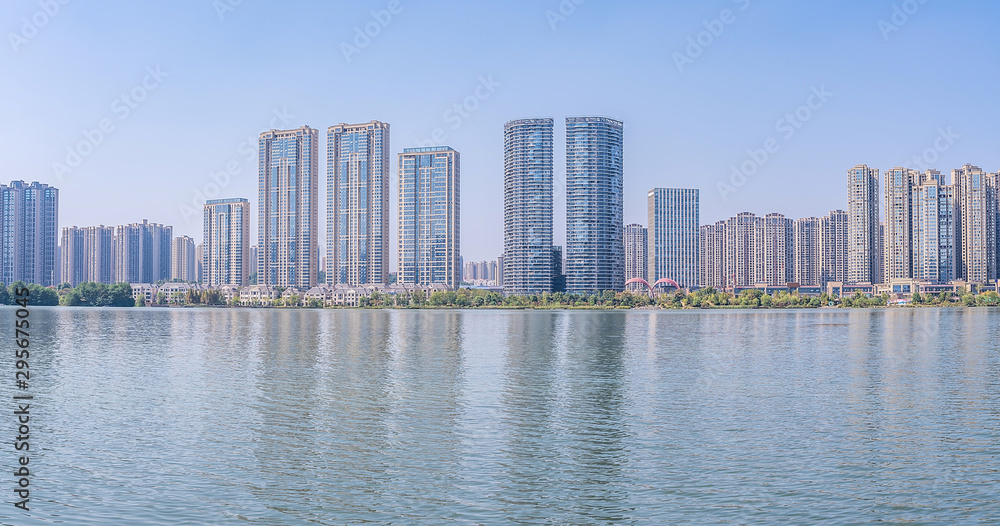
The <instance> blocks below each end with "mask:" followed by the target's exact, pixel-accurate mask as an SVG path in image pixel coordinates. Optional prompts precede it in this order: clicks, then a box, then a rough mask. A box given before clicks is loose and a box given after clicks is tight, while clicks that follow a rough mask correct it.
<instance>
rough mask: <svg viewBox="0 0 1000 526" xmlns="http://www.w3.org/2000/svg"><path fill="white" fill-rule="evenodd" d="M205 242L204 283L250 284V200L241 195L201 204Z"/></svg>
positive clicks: (203, 257) (218, 284)
mask: <svg viewBox="0 0 1000 526" xmlns="http://www.w3.org/2000/svg"><path fill="white" fill-rule="evenodd" d="M204 215H205V220H204V234H205V243H204V248H203V249H202V256H201V257H202V274H203V276H202V277H203V280H204V283H205V284H207V285H209V286H212V287H217V286H220V285H239V286H244V285H249V284H250V265H251V262H252V261H253V259H251V256H250V202H249V201H248V200H246V199H242V198H234V199H212V200H209V201H207V202H206V203H205V208H204Z"/></svg>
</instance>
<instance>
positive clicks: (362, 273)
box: [326, 121, 389, 285]
mask: <svg viewBox="0 0 1000 526" xmlns="http://www.w3.org/2000/svg"><path fill="white" fill-rule="evenodd" d="M326 147H327V153H326V176H327V183H326V184H327V187H326V214H327V216H326V250H327V258H326V260H327V263H326V264H327V268H326V282H327V283H329V284H331V285H332V284H337V283H346V284H349V285H364V284H368V283H386V282H387V281H388V280H389V124H387V123H384V122H379V121H371V122H368V123H364V124H338V125H336V126H330V127H329V128H328V129H327V132H326Z"/></svg>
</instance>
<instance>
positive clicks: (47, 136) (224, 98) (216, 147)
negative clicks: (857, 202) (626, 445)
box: [0, 0, 1000, 261]
mask: <svg viewBox="0 0 1000 526" xmlns="http://www.w3.org/2000/svg"><path fill="white" fill-rule="evenodd" d="M64 1H65V0H64ZM576 1H577V2H579V1H580V0H576ZM229 4H238V5H236V6H235V7H233V8H232V10H223V11H221V16H220V10H219V6H220V5H222V6H227V5H229ZM562 4H563V12H564V13H567V14H566V16H563V15H559V10H560V1H559V0H541V1H521V0H510V1H505V2H469V1H457V0H456V1H413V0H401V3H400V5H401V7H402V10H401V11H399V12H398V13H396V14H394V15H392V16H391V18H389V19H387V20H388V22H387V23H386V24H385V26H384V27H380V28H379V30H378V34H377V35H376V36H375V37H373V38H371V39H370V42H368V43H367V45H366V46H365V47H363V48H362V47H358V51H359V53H356V54H351V56H350V60H347V59H345V53H344V51H343V49H342V45H341V44H342V43H347V44H350V45H354V39H355V35H356V28H362V29H363V28H364V27H365V25H366V24H378V22H377V21H375V19H374V18H373V15H372V11H379V10H385V9H387V7H389V5H390V2H389V1H388V0H376V1H367V0H366V1H354V2H319V1H316V2H305V1H299V2H294V1H292V2H280V3H279V2H265V1H263V0H243V1H242V2H239V1H238V0H218V1H215V2H213V0H185V1H171V2H152V1H128V2H126V1H121V2H110V1H93V2H90V1H88V2H83V1H79V0H77V1H71V2H69V3H68V4H67V5H64V6H60V8H59V12H58V13H55V14H54V15H53V16H48V15H44V16H43V15H40V14H39V12H40V11H41V10H42V7H40V5H39V3H38V2H37V1H27V0H18V1H14V0H11V1H7V2H4V4H3V8H2V9H3V16H2V17H0V21H2V26H0V28H2V29H3V32H4V34H5V38H4V46H5V47H4V48H3V49H0V71H2V72H3V77H2V81H0V114H2V115H3V120H4V125H3V126H2V127H0V144H2V147H0V148H2V150H0V151H2V157H0V163H2V165H0V166H2V169H3V174H2V175H0V179H3V180H5V181H9V180H15V179H25V180H29V181H31V180H38V181H41V182H45V183H50V184H54V185H56V186H58V187H59V188H60V190H61V196H60V198H61V207H60V223H61V226H69V225H78V226H87V225H95V224H106V225H110V224H121V223H129V222H134V221H139V220H141V219H143V218H146V219H149V220H150V221H155V222H160V223H166V224H171V225H173V226H174V232H175V235H181V234H187V235H191V236H192V237H194V238H196V239H198V240H200V239H201V237H202V235H201V228H202V227H201V218H200V214H199V215H197V216H195V217H191V216H187V217H185V215H184V214H183V213H182V210H181V206H182V205H185V204H186V205H187V206H191V205H192V202H193V201H195V200H196V199H197V196H196V191H199V192H204V191H205V190H209V191H210V190H212V186H211V184H213V180H212V178H211V177H210V174H212V173H213V172H222V171H225V170H226V168H227V165H229V166H230V168H234V172H236V171H238V172H239V173H237V174H235V175H233V176H232V177H231V180H230V181H229V182H228V184H227V185H226V187H225V188H224V189H223V190H222V193H221V196H222V197H246V198H248V199H250V201H251V203H252V204H253V209H254V213H253V218H254V223H256V205H257V203H256V196H257V178H256V175H257V163H256V158H255V155H254V153H253V152H252V151H251V150H248V149H247V148H248V147H251V148H255V147H256V144H255V143H256V137H257V135H258V134H259V133H260V132H261V131H262V130H265V129H269V128H270V127H272V125H275V126H276V127H278V128H294V127H298V126H301V125H304V124H305V125H309V126H312V127H314V128H318V129H319V130H320V132H321V136H323V137H324V144H325V130H326V127H327V126H329V125H331V124H336V123H340V122H348V123H354V122H365V121H369V120H372V119H378V120H382V121H386V122H389V123H390V124H391V125H392V139H391V146H392V151H393V168H392V192H393V194H395V184H396V172H395V153H398V152H399V151H401V150H402V148H405V147H411V146H415V145H416V144H417V143H418V141H420V140H421V139H428V138H430V137H431V136H432V134H433V131H434V130H435V129H436V128H441V130H442V131H443V132H444V135H445V136H446V137H445V140H444V141H443V143H444V144H447V145H449V146H452V147H454V148H456V149H457V150H459V151H460V152H461V154H462V210H463V214H462V248H463V250H462V252H463V255H464V256H465V259H466V261H470V260H482V259H487V258H493V257H496V256H497V255H498V254H499V253H500V252H501V249H502V243H503V231H502V223H503V196H502V193H503V183H502V179H503V143H502V131H503V124H504V122H506V121H508V120H511V119H515V118H525V117H544V116H547V117H553V118H555V119H556V122H557V127H556V140H557V143H556V144H557V147H556V177H557V180H560V181H561V180H562V177H563V173H564V163H563V157H564V155H563V154H564V143H563V137H564V129H563V125H562V123H563V119H564V118H565V117H566V116H573V115H603V116H611V117H615V118H618V119H621V120H623V121H624V122H625V220H626V222H638V223H643V224H645V223H646V191H647V190H648V189H650V188H653V187H659V186H665V187H694V188H700V189H701V221H702V223H708V222H712V221H715V220H718V219H723V218H726V217H729V216H731V215H733V214H735V213H737V212H740V211H753V212H757V213H760V214H763V213H768V212H781V213H784V214H786V215H788V216H791V217H803V216H811V215H821V214H824V213H826V212H827V211H829V210H830V209H835V208H843V207H845V206H846V197H845V196H846V181H845V179H846V171H847V169H848V168H850V167H851V166H853V165H855V164H859V163H865V164H869V165H871V166H873V167H876V168H878V169H879V170H885V169H886V168H891V167H894V166H898V165H902V164H909V163H910V161H911V159H912V158H913V157H914V156H916V155H923V154H924V152H925V151H926V150H927V149H928V148H932V149H933V148H934V147H935V143H937V146H938V150H932V151H930V152H929V155H930V157H931V158H934V159H935V160H934V162H933V163H931V164H932V166H934V167H936V168H938V169H940V170H942V171H943V172H947V171H950V170H951V169H953V168H955V167H958V166H960V165H961V164H963V163H966V162H971V163H973V164H978V165H979V166H981V167H982V168H984V169H988V170H990V171H995V170H998V169H1000V151H998V148H997V145H998V138H1000V131H998V127H997V123H998V122H1000V104H998V102H997V93H998V86H1000V83H998V78H997V77H998V72H1000V45H997V42H996V30H995V28H996V27H997V25H998V24H997V22H998V21H1000V4H997V3H996V2H986V1H964V2H946V1H944V0H926V1H925V2H924V3H923V4H921V3H920V1H919V0H908V1H907V2H903V1H900V0H864V1H861V0H857V1H854V0H850V1H839V2H802V1H801V0H799V1H792V0H772V1H763V0H712V1H704V2H693V1H688V2H676V1H645V2H640V1H635V2H611V1H609V0H585V1H582V2H581V3H580V4H579V5H577V4H575V3H574V2H573V0H564V1H563V2H562ZM568 6H573V7H574V9H573V10H572V12H570V11H571V10H570V9H568ZM894 6H895V8H896V9H898V11H897V12H896V18H895V20H893V15H894ZM914 7H916V9H914ZM50 9H51V8H50ZM724 9H728V10H730V13H729V14H728V15H727V16H725V17H723V16H722V14H723V13H722V12H723V10H724ZM904 9H905V11H910V12H911V13H910V14H908V15H906V14H905V11H904ZM397 11H398V9H397ZM556 15H558V16H556ZM902 15H905V20H904V16H902ZM25 17H26V18H27V19H28V20H29V21H30V20H31V19H32V18H34V19H35V20H36V21H42V22H44V25H42V26H41V27H37V28H36V29H37V31H34V30H33V28H32V27H30V26H29V27H25V22H24V20H23V18H25ZM721 18H725V21H723V20H721ZM383 20H386V18H385V17H384V16H383ZM716 20H718V22H714V21H716ZM880 20H881V21H883V22H884V23H883V24H881V27H880ZM900 22H901V23H900ZM706 24H707V27H706ZM889 24H891V26H890V25H889ZM372 28H374V25H370V29H372ZM720 28H721V31H720ZM712 29H714V30H715V32H716V33H718V34H717V36H716V35H711V34H710V33H709V32H708V31H710V30H712ZM372 32H374V31H372ZM700 33H703V34H701V35H699V34H700ZM12 35H13V36H12ZM710 35H711V38H709V36H710ZM699 36H700V39H701V41H702V42H703V43H709V45H708V46H706V47H704V48H703V49H701V50H700V53H699V50H698V49H696V48H693V47H692V48H691V49H690V50H688V49H687V48H688V47H689V46H690V41H689V40H688V39H689V38H691V39H693V40H694V41H697V40H698V39H699ZM886 36H887V37H886ZM361 43H364V42H363V41H361ZM15 48H16V49H15ZM678 54H679V55H678ZM695 55H697V56H696V57H695V58H693V59H691V61H690V62H688V61H687V60H686V59H688V58H691V57H692V56H695ZM679 56H683V57H685V60H682V66H683V67H682V68H679V67H678V57H679ZM157 68H159V71H160V72H162V73H165V74H166V76H165V77H162V78H158V79H157V78H153V77H151V76H149V77H147V76H148V75H149V73H148V70H154V71H155V70H156V69H157ZM480 78H487V79H489V78H492V80H493V82H494V83H499V85H494V86H493V91H492V92H489V91H488V90H485V89H480V90H479V93H480V94H481V95H486V94H488V95H489V97H488V98H485V100H481V101H476V103H477V104H478V107H476V108H475V111H473V112H469V113H467V114H466V116H465V117H460V118H455V117H454V115H457V113H454V114H449V115H446V112H447V111H448V110H449V108H452V107H453V106H454V105H455V104H461V103H463V101H465V100H466V98H467V97H470V96H473V97H474V96H475V94H476V88H477V86H478V85H479V84H480V80H479V79H480ZM144 81H145V83H146V87H141V86H142V84H143V82H144ZM148 88H152V89H148ZM813 88H815V89H816V90H820V89H823V90H825V91H826V92H827V93H829V95H826V96H825V97H824V98H825V99H826V100H825V102H823V101H821V100H820V99H819V98H818V97H814V98H813V99H812V100H810V96H811V95H812V93H813ZM130 92H134V93H135V94H136V95H138V96H139V97H143V96H144V98H143V100H142V101H141V102H135V101H131V100H130V101H125V100H123V99H121V98H120V97H121V96H122V95H123V94H128V93H130ZM129 102H131V104H132V105H133V106H134V108H133V107H129V106H128V103H129ZM808 102H812V103H813V106H814V109H811V110H808V111H804V110H802V109H800V108H799V107H800V106H802V105H805V104H807V103H808ZM470 104H471V102H470ZM126 109H127V110H128V112H127V113H126ZM797 109H798V110H799V115H800V116H807V117H808V118H807V119H805V121H804V122H798V120H797V119H798V118H796V123H795V125H796V127H793V128H789V126H788V125H787V121H785V123H779V120H780V119H784V118H785V115H786V114H788V113H795V112H796V110H797ZM104 119H107V120H106V121H104V124H105V125H106V127H108V129H111V131H110V133H106V134H105V136H104V137H103V138H102V139H101V140H100V141H99V144H96V146H94V147H93V148H89V149H90V150H92V151H87V150H88V145H84V147H83V151H85V152H87V153H88V154H89V155H86V156H83V157H82V158H81V162H80V163H79V166H77V167H75V168H73V169H72V171H71V172H69V173H65V174H63V176H62V180H60V179H59V178H57V177H56V175H55V172H54V168H53V164H54V163H57V162H61V163H66V161H67V148H68V147H74V148H75V147H77V146H78V145H79V143H80V142H81V141H84V140H86V138H85V135H84V133H83V132H84V130H90V129H94V128H99V127H100V125H101V123H102V120H104ZM456 123H458V124H459V126H458V127H457V129H455V128H453V127H454V126H455V125H456ZM112 127H113V128H112ZM949 128H950V129H951V136H950V137H949V139H948V140H940V139H939V130H942V129H943V130H946V131H947V130H948V129H949ZM789 129H791V130H794V133H793V134H791V133H789V131H788V130H789ZM956 135H957V137H956ZM91 137H96V135H94V134H91ZM769 139H773V142H772V143H770V145H771V146H772V147H776V151H774V152H773V153H771V154H769V155H768V159H767V160H766V161H765V162H763V163H762V164H761V166H760V167H759V168H757V170H756V172H755V173H754V174H753V175H752V176H750V177H748V178H746V180H745V181H742V183H743V184H742V185H741V186H739V187H738V188H736V187H734V189H735V190H736V191H735V192H731V193H728V194H727V195H726V196H725V199H723V196H722V194H721V193H720V191H719V190H718V188H717V183H718V182H720V181H730V176H731V174H732V167H733V166H734V165H741V164H743V163H745V162H748V161H750V160H751V156H750V155H749V154H748V153H747V150H748V149H760V148H763V147H764V146H765V145H766V144H768V143H767V141H768V140H769ZM93 142H95V143H96V142H98V141H97V140H96V139H95V140H94V141H93ZM324 148H325V146H324ZM758 158H759V154H758ZM320 159H321V163H320V169H321V173H322V174H324V175H323V179H322V180H321V188H323V189H324V192H323V194H324V195H325V173H326V172H325V162H324V161H325V151H322V150H321V154H320ZM562 188H563V186H562V185H561V184H557V190H558V193H557V195H556V202H557V210H556V218H557V219H556V242H557V243H561V242H562V241H563V238H564V235H565V234H564V232H565V228H564V223H565V221H564V217H565V215H564V214H565V212H564V210H565V206H564V201H565V195H564V194H563V193H562ZM322 199H325V197H324V198H322ZM322 202H324V201H323V200H321V203H322ZM195 204H198V203H195ZM324 212H325V210H324V209H323V207H322V206H321V210H320V218H321V223H322V224H323V225H324V227H321V230H323V231H325V213H324ZM392 215H393V217H394V218H395V204H393V212H392ZM394 221H395V219H394ZM324 239H325V237H324ZM394 240H395V228H393V241H392V242H391V246H395V241H394ZM393 252H394V251H393ZM393 255H394V256H395V254H393Z"/></svg>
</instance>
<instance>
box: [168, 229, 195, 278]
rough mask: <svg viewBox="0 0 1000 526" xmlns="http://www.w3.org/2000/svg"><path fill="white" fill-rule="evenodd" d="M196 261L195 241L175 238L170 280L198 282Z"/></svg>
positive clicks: (181, 237)
mask: <svg viewBox="0 0 1000 526" xmlns="http://www.w3.org/2000/svg"><path fill="white" fill-rule="evenodd" d="M194 261H195V260H194V240H193V239H191V238H190V237H188V236H178V237H175V238H174V246H173V247H172V248H171V255H170V279H172V280H178V279H179V280H181V281H185V282H192V281H197V278H198V276H197V273H196V269H195V264H194Z"/></svg>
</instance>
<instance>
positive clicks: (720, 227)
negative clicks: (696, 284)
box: [698, 221, 730, 290]
mask: <svg viewBox="0 0 1000 526" xmlns="http://www.w3.org/2000/svg"><path fill="white" fill-rule="evenodd" d="M699 230H700V232H699V233H700V238H699V240H698V243H699V247H698V249H699V251H700V252H701V254H700V255H699V262H698V264H699V265H700V266H701V286H703V287H713V288H716V289H720V290H721V289H725V288H726V287H728V286H729V285H730V283H729V282H728V281H727V280H726V271H725V260H726V255H725V254H726V222H725V221H717V222H715V223H713V224H711V225H702V226H701V228H700V229H699Z"/></svg>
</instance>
